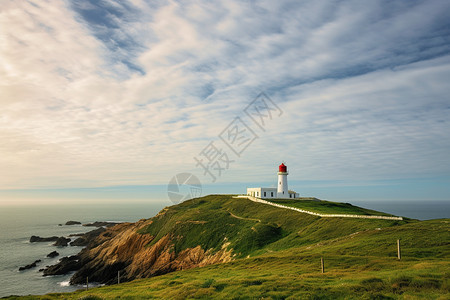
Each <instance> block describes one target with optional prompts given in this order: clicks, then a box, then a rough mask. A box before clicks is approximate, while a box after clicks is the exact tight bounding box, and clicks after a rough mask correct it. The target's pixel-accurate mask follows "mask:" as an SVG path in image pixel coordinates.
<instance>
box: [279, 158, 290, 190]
mask: <svg viewBox="0 0 450 300" xmlns="http://www.w3.org/2000/svg"><path fill="white" fill-rule="evenodd" d="M288 174H289V173H288V171H287V167H286V166H285V165H284V163H281V165H279V166H278V189H277V197H278V198H289V190H288V182H287V176H288Z"/></svg>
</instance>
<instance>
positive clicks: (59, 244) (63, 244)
mask: <svg viewBox="0 0 450 300" xmlns="http://www.w3.org/2000/svg"><path fill="white" fill-rule="evenodd" d="M69 242H70V239H69V238H65V237H63V236H62V237H59V238H58V239H57V240H56V242H55V243H54V244H53V246H57V247H67V245H68V244H69Z"/></svg>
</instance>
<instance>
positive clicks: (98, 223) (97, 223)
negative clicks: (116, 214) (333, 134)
mask: <svg viewBox="0 0 450 300" xmlns="http://www.w3.org/2000/svg"><path fill="white" fill-rule="evenodd" d="M117 224H121V223H120V222H106V221H101V222H100V221H95V222H94V223H87V224H83V226H86V227H111V226H114V225H117Z"/></svg>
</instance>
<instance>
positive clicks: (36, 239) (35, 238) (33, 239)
mask: <svg viewBox="0 0 450 300" xmlns="http://www.w3.org/2000/svg"><path fill="white" fill-rule="evenodd" d="M57 240H58V237H57V236H52V237H47V238H43V237H40V236H36V235H33V236H31V238H30V243H40V242H56V241H57Z"/></svg>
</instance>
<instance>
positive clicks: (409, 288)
mask: <svg viewBox="0 0 450 300" xmlns="http://www.w3.org/2000/svg"><path fill="white" fill-rule="evenodd" d="M358 214H359V213H358ZM449 222H450V220H449V219H442V220H430V221H415V220H405V221H388V220H366V219H348V218H320V217H315V216H311V215H307V214H302V213H299V212H295V211H291V210H287V209H280V208H276V207H272V206H269V205H264V204H260V203H254V202H251V201H249V200H246V199H233V198H231V197H229V196H220V195H215V196H207V197H203V198H200V199H194V200H191V201H186V202H184V203H182V204H180V205H177V206H172V207H170V208H168V209H166V210H165V211H164V213H161V214H160V215H158V216H157V217H155V218H153V223H152V224H151V225H149V226H147V227H146V228H144V229H142V230H141V233H142V234H151V235H154V236H155V237H156V239H155V240H157V239H159V238H161V237H162V236H164V235H165V234H173V235H174V236H177V237H178V238H177V239H175V242H174V243H175V246H174V251H181V250H183V249H186V248H190V247H194V246H196V245H202V247H204V249H215V250H218V249H220V247H221V245H223V243H224V241H227V242H229V243H230V244H229V246H228V247H229V248H230V249H231V248H232V249H234V252H235V253H236V254H237V256H236V259H235V260H234V261H232V262H229V263H224V264H216V265H210V266H206V267H202V268H195V269H189V270H184V271H177V272H173V273H169V274H165V275H161V276H156V277H153V278H148V279H139V280H135V281H132V282H128V283H123V284H120V285H113V286H105V287H101V288H95V289H92V290H89V291H77V292H74V293H68V294H61V293H60V294H48V295H44V296H33V297H24V298H23V299H89V298H83V297H88V296H90V297H91V298H90V299H149V298H161V299H186V298H188V299H210V298H217V299H330V298H333V299H449V298H450V282H449V281H450V271H449V270H450V268H449V267H450V264H449V262H450V260H449V257H450V247H449V241H450V233H449V226H448V225H449ZM397 239H400V240H401V246H402V255H403V257H402V260H401V261H398V260H397V259H396V255H397V253H396V249H397V246H396V241H397ZM321 257H323V258H324V260H325V273H324V274H321V272H320V258H321ZM95 297H97V298H95ZM11 299H14V297H12V298H11ZM21 299H22V298H21Z"/></svg>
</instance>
